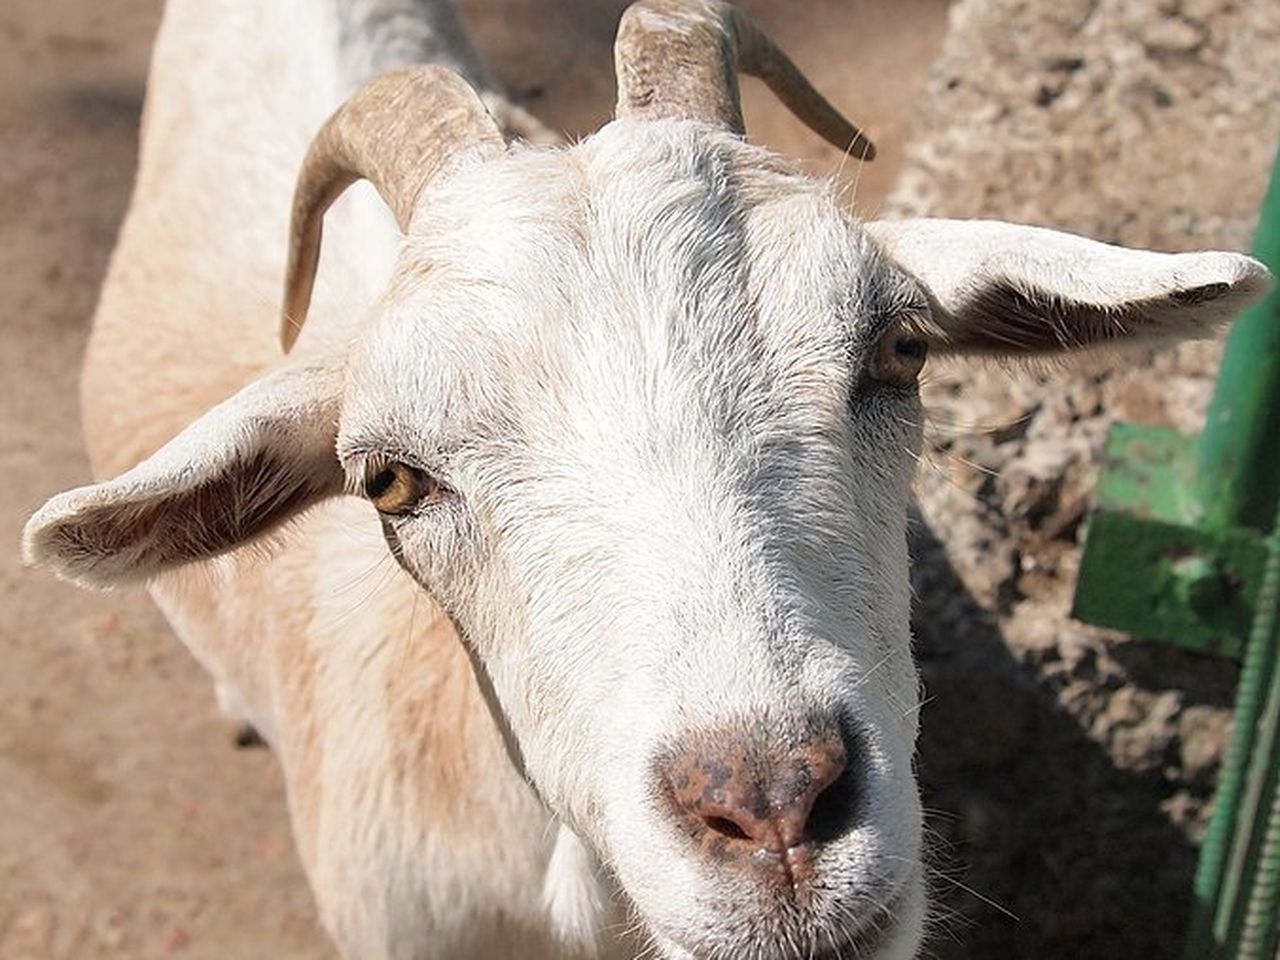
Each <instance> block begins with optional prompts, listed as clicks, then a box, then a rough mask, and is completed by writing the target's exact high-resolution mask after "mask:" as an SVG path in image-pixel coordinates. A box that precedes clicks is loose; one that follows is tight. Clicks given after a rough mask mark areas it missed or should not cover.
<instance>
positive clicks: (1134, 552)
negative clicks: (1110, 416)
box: [1072, 423, 1267, 657]
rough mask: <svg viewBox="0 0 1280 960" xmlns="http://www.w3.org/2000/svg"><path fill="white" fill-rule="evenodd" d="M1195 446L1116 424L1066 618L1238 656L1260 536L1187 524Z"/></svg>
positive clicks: (1257, 582) (1249, 614) (1254, 586)
mask: <svg viewBox="0 0 1280 960" xmlns="http://www.w3.org/2000/svg"><path fill="white" fill-rule="evenodd" d="M1194 463H1195V450H1194V444H1193V442H1192V441H1190V440H1188V439H1187V438H1186V437H1184V436H1182V435H1181V434H1179V433H1176V432H1174V431H1172V430H1165V429H1160V428H1156V427H1143V426H1139V425H1137V424H1132V423H1117V424H1115V425H1114V426H1113V427H1112V429H1111V433H1110V434H1109V435H1108V437H1107V445H1106V450H1105V453H1104V459H1103V471H1102V476H1101V479H1100V480H1099V483H1098V490H1097V508H1096V509H1095V511H1094V513H1093V515H1092V516H1091V517H1090V519H1089V529H1088V533H1087V540H1086V546H1085V551H1084V556H1083V558H1082V560H1081V566H1080V579H1079V581H1078V584H1077V586H1076V596H1075V604H1074V606H1073V608H1072V616H1074V617H1077V618H1078V619H1081V620H1085V621H1088V622H1090V623H1098V624H1105V625H1106V626H1109V627H1113V628H1115V629H1117V630H1126V631H1128V632H1130V633H1136V634H1141V635H1143V636H1149V637H1159V638H1162V639H1166V640H1168V641H1170V642H1172V643H1176V644H1178V645H1179V646H1183V647H1187V648H1189V649H1192V650H1198V651H1200V652H1203V653H1218V654H1223V655H1225V656H1230V657H1239V656H1240V654H1241V652H1242V650H1243V649H1244V638H1245V637H1246V636H1247V635H1248V632H1249V624H1250V623H1252V621H1253V616H1254V611H1255V610H1256V608H1257V598H1258V592H1259V589H1260V587H1261V584H1262V572H1263V568H1264V566H1265V565H1266V558H1267V549H1266V540H1265V538H1264V537H1263V536H1262V535H1261V534H1259V533H1256V532H1255V531H1253V530H1247V529H1238V528H1229V527H1228V528H1224V529H1216V530H1215V529H1211V528H1206V527H1201V526H1194V525H1192V524H1191V523H1190V522H1189V508H1188V505H1187V503H1186V497H1185V494H1184V491H1185V490H1186V489H1187V480H1186V478H1187V476H1188V474H1189V473H1190V471H1191V469H1192V468H1193V466H1194Z"/></svg>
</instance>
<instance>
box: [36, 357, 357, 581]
mask: <svg viewBox="0 0 1280 960" xmlns="http://www.w3.org/2000/svg"><path fill="white" fill-rule="evenodd" d="M341 385H342V375H341V370H340V369H339V368H338V367H337V366H336V365H329V364H319V363H308V364H290V365H289V366H286V367H284V368H281V369H279V370H276V371H274V372H272V373H268V374H266V375H265V376H263V377H261V378H259V379H258V380H255V381H254V382H253V383H251V384H249V385H248V386H247V387H245V388H244V389H242V390H241V391H240V392H239V393H237V394H236V395H235V396H233V397H232V398H231V399H229V400H227V401H225V402H223V403H221V404H219V405H218V406H216V407H214V408H213V409H212V410H210V411H209V412H208V413H206V414H205V415H204V416H202V417H201V418H200V419H199V420H197V421H196V422H195V423H193V424H191V426H189V427H187V428H186V429H185V430H183V431H182V433H180V434H178V436H177V437H175V438H174V439H173V440H171V441H169V443H167V444H166V445H165V446H163V447H161V448H160V450H159V451H157V452H156V453H155V454H154V455H153V456H151V457H149V458H148V459H146V460H144V461H143V462H142V463H140V464H138V465H137V466H136V467H134V468H133V469H132V470H129V471H127V472H126V473H123V474H121V475H120V476H118V477H116V478H115V479H114V480H108V481H107V482H105V483H99V484H94V485H92V486H88V487H80V488H79V489H77V490H71V491H69V492H68V493H63V494H60V495H59V496H56V497H54V498H53V499H52V500H50V501H49V502H48V503H46V504H45V505H44V506H43V507H42V508H41V509H40V510H39V511H38V512H37V513H36V514H35V516H33V517H32V518H31V520H30V521H28V523H27V527H26V530H25V531H24V534H23V553H24V556H25V558H26V560H27V562H28V563H38V564H43V565H46V566H49V567H51V568H52V569H53V570H54V571H55V572H57V573H58V574H59V575H60V576H63V577H65V578H67V579H69V580H73V581H76V582H78V583H81V584H84V585H87V586H110V585H113V584H117V583H124V582H128V581H133V580H141V579H145V578H147V577H151V576H153V575H155V574H157V573H160V572H162V571H164V570H166V569H168V568H170V567H174V566H177V565H179V564H183V563H188V562H190V561H192V560H203V559H206V558H208V557H212V556H216V555H217V554H220V553H224V552H226V551H228V550H231V549H232V548H234V547H238V546H240V545H241V544H244V543H249V542H251V541H253V540H256V539H257V538H259V537H261V536H263V535H264V534H266V533H269V532H270V531H271V530H273V529H275V528H276V527H278V526H280V524H282V523H284V522H286V521H287V520H289V519H290V518H291V517H294V516H296V515H297V514H298V513H300V512H301V511H303V510H305V509H306V508H307V507H309V506H311V505H312V504H314V503H315V502H317V501H318V500H320V499H322V498H324V497H327V496H332V495H334V494H337V493H340V492H341V491H342V484H343V480H342V470H341V468H340V466H339V464H338V459H337V455H336V453H335V450H334V444H335V441H336V434H337V422H338V404H339V398H340V396H341Z"/></svg>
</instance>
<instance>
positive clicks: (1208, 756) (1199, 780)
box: [1178, 704, 1231, 790]
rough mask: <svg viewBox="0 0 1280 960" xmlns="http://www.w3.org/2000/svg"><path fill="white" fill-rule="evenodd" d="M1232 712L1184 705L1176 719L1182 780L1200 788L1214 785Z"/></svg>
mask: <svg viewBox="0 0 1280 960" xmlns="http://www.w3.org/2000/svg"><path fill="white" fill-rule="evenodd" d="M1230 733H1231V714H1230V712H1229V711H1227V710H1226V709H1224V708H1222V707H1208V706H1201V705H1199V704H1197V705H1194V706H1190V707H1187V708H1186V709H1185V710H1183V711H1182V715H1181V716H1180V717H1179V718H1178V758H1179V762H1180V764H1181V768H1182V769H1181V771H1180V773H1181V779H1182V781H1183V782H1184V783H1187V784H1188V785H1190V786H1193V787H1196V788H1198V789H1200V790H1210V789H1212V788H1213V785H1214V780H1215V779H1216V777H1217V775H1218V768H1219V767H1220V766H1221V765H1222V755H1223V753H1224V751H1225V750H1226V746H1227V738H1228V736H1229V735H1230Z"/></svg>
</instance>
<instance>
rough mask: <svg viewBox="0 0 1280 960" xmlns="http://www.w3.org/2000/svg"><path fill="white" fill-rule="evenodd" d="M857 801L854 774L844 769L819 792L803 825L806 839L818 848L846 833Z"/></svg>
mask: <svg viewBox="0 0 1280 960" xmlns="http://www.w3.org/2000/svg"><path fill="white" fill-rule="evenodd" d="M856 801H857V791H856V789H855V783H854V776H853V773H852V772H851V771H850V770H849V769H848V768H845V769H844V770H842V771H841V772H840V775H839V776H838V777H836V778H835V779H834V780H832V781H831V782H830V783H829V784H827V785H826V786H825V787H823V788H822V792H821V793H819V794H818V796H817V797H816V798H815V799H814V801H813V806H812V807H810V808H809V818H808V821H807V823H806V824H805V834H806V836H807V837H808V839H809V840H810V841H811V842H813V843H816V844H818V845H822V844H824V843H829V842H831V841H832V840H835V839H836V838H838V837H841V836H843V835H844V834H846V833H848V831H849V829H850V828H851V827H852V825H853V815H854V807H855V805H856Z"/></svg>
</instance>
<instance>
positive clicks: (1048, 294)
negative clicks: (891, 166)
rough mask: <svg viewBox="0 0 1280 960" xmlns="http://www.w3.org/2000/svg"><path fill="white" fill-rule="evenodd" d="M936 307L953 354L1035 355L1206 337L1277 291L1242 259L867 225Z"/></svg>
mask: <svg viewBox="0 0 1280 960" xmlns="http://www.w3.org/2000/svg"><path fill="white" fill-rule="evenodd" d="M864 228H865V229H866V231H867V233H869V234H870V235H871V237H872V238H874V239H875V240H876V242H877V243H878V244H879V245H880V246H881V248H882V249H883V250H884V251H885V253H887V254H888V255H889V257H890V258H891V259H892V260H893V261H895V262H896V263H897V264H898V265H899V266H900V267H902V268H903V269H904V270H906V271H907V272H908V273H910V274H911V275H913V276H914V277H915V278H916V279H917V280H918V281H919V282H920V284H921V286H923V287H924V289H925V292H926V293H927V294H928V296H929V298H930V300H931V306H932V308H933V309H932V316H931V318H929V320H927V321H925V324H924V329H922V330H921V331H920V333H921V334H922V335H923V336H924V337H925V338H926V339H927V340H928V341H929V343H930V345H931V346H932V347H933V348H934V349H936V350H937V351H938V352H940V353H943V354H948V353H961V354H986V355H990V356H1005V357H1019V356H1036V355H1046V354H1053V353H1061V352H1064V351H1071V350H1081V349H1087V348H1089V347H1097V346H1106V345H1113V346H1118V345H1121V344H1125V343H1142V342H1151V341H1156V340H1162V339H1166V338H1171V337H1180V336H1196V335H1200V336H1203V335H1206V334H1209V333H1211V332H1212V331H1213V329H1214V328H1215V327H1216V326H1217V325H1219V324H1221V323H1224V322H1226V321H1228V320H1230V319H1231V318H1232V317H1233V316H1235V314H1236V313H1237V312H1239V311H1240V310H1241V309H1242V308H1244V307H1246V306H1248V305H1249V304H1250V303H1252V302H1253V301H1254V300H1256V299H1258V298H1259V297H1260V296H1262V294H1264V293H1265V292H1266V291H1267V289H1268V287H1269V286H1270V279H1269V275H1268V273H1267V271H1266V268H1265V267H1263V265H1262V264H1260V263H1258V261H1256V260H1253V259H1251V258H1250V257H1246V256H1243V255H1242V254H1238V253H1218V252H1209V253H1151V252H1149V251H1146V250H1130V249H1126V248H1124V247H1113V246H1111V245H1109V244H1105V243H1098V242H1097V241H1095V240H1086V239H1085V238H1083V237H1077V236H1074V235H1072V234H1069V233H1060V232H1058V231H1056V230H1046V229H1043V228H1041V227H1027V226H1022V225H1019V224H1013V223H1002V222H999V221H995V220H899V221H877V222H873V223H867V224H865V225H864Z"/></svg>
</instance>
